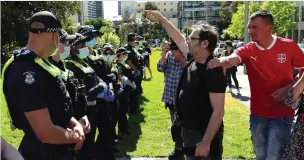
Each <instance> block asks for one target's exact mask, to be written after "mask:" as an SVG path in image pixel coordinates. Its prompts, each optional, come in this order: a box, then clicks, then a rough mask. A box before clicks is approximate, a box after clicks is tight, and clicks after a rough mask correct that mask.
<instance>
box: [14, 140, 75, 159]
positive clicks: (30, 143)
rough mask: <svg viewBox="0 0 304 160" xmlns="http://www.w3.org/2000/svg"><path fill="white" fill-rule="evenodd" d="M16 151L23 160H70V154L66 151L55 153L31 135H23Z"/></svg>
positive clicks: (71, 157) (55, 151)
mask: <svg viewBox="0 0 304 160" xmlns="http://www.w3.org/2000/svg"><path fill="white" fill-rule="evenodd" d="M18 151H19V152H20V154H21V155H22V157H23V158H24V160H54V159H56V160H72V159H73V156H72V152H70V151H69V150H68V149H66V150H61V151H59V150H58V151H57V150H54V149H51V148H49V147H47V146H46V145H45V144H42V143H41V142H40V141H39V140H38V139H37V138H35V137H33V135H31V136H29V135H26V134H25V135H24V136H23V138H22V141H21V143H20V146H19V149H18Z"/></svg>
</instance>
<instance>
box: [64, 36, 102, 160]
mask: <svg viewBox="0 0 304 160" xmlns="http://www.w3.org/2000/svg"><path fill="white" fill-rule="evenodd" d="M75 35H76V36H77V38H76V40H75V41H72V44H71V52H70V54H71V55H70V56H71V60H68V61H66V67H67V68H68V69H69V70H71V71H73V73H74V76H75V77H76V78H77V79H78V80H79V82H80V83H81V84H82V85H84V86H85V88H86V94H87V106H88V107H87V111H86V115H87V117H88V120H89V122H90V125H91V131H90V132H89V133H88V134H87V135H86V141H85V142H84V144H83V147H82V149H81V153H80V157H78V158H79V159H81V160H91V159H94V158H97V159H98V154H97V152H96V150H95V134H96V128H97V127H98V129H99V131H100V132H101V130H100V124H98V121H97V120H98V117H99V115H98V114H99V112H98V108H99V107H98V105H97V99H98V98H102V97H103V95H104V94H105V93H106V92H107V91H108V86H107V84H106V83H105V82H104V81H103V80H102V79H100V78H99V77H98V76H97V75H96V73H95V71H94V70H93V69H92V68H91V66H90V65H89V64H87V63H86V62H85V61H84V59H85V58H87V57H88V55H89V54H90V53H89V49H88V46H87V42H88V41H89V40H90V39H89V38H88V37H84V36H83V35H81V34H79V33H75Z"/></svg>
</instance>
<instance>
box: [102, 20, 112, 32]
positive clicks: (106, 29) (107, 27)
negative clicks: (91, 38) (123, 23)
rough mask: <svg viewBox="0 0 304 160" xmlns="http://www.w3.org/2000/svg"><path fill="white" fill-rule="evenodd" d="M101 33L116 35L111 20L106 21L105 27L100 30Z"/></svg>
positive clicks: (104, 22)
mask: <svg viewBox="0 0 304 160" xmlns="http://www.w3.org/2000/svg"><path fill="white" fill-rule="evenodd" d="M99 31H100V33H101V34H102V35H104V34H106V33H114V32H115V29H114V23H113V22H112V21H110V20H104V21H103V26H102V27H101V28H100V30H99Z"/></svg>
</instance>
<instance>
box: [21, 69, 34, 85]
mask: <svg viewBox="0 0 304 160" xmlns="http://www.w3.org/2000/svg"><path fill="white" fill-rule="evenodd" d="M33 74H35V73H34V72H24V73H23V75H25V79H24V82H25V83H26V84H33V83H34V82H35V79H34V76H33Z"/></svg>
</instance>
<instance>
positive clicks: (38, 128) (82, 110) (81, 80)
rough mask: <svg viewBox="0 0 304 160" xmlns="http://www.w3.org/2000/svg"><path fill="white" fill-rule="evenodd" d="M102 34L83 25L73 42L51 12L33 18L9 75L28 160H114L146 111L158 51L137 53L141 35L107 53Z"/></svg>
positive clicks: (6, 88)
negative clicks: (146, 86)
mask: <svg viewBox="0 0 304 160" xmlns="http://www.w3.org/2000/svg"><path fill="white" fill-rule="evenodd" d="M98 33H99V31H97V30H95V29H94V27H93V26H90V25H84V26H81V27H80V28H79V29H78V31H77V33H74V34H71V35H70V34H68V33H67V32H66V31H64V29H62V25H61V23H60V21H59V20H58V19H57V18H56V17H55V16H54V15H53V14H52V13H51V12H48V11H41V12H38V13H35V14H34V15H33V16H32V17H31V18H30V20H29V39H28V43H27V45H26V47H24V48H22V49H20V50H17V51H14V53H13V55H12V57H11V59H9V60H8V62H7V63H6V64H5V65H4V67H3V92H4V95H5V99H6V102H7V106H8V109H9V113H10V118H11V123H12V124H11V126H12V129H13V130H14V129H16V128H18V129H20V130H22V131H23V132H24V137H23V138H22V141H21V143H20V146H19V149H18V151H19V152H20V153H21V155H22V157H23V158H24V159H25V160H35V159H37V160H43V159H49V160H51V159H52V160H55V159H56V160H67V159H79V160H80V159H81V160H91V159H100V160H114V156H113V153H114V152H117V151H118V150H117V148H116V147H115V144H116V142H115V140H121V139H123V136H124V135H130V134H131V133H130V132H129V131H128V130H129V128H130V127H132V126H130V125H129V124H128V118H127V115H129V116H132V115H136V114H137V113H138V111H139V108H140V104H139V97H140V96H141V94H142V93H143V90H142V87H141V83H142V80H143V78H144V75H145V74H144V71H145V70H144V69H145V68H148V70H149V71H150V75H151V74H152V72H151V70H150V68H149V55H150V54H151V50H150V48H149V46H148V43H147V42H143V45H142V46H143V47H136V46H137V45H136V43H138V42H136V40H137V36H136V35H135V34H134V33H130V34H128V37H127V38H128V44H127V45H126V46H124V47H120V48H118V49H117V50H116V51H115V49H114V47H113V46H112V45H111V44H108V43H107V44H104V45H103V46H102V47H101V46H98V45H97V44H96V37H97V36H98ZM142 48H143V49H142ZM139 50H140V52H139ZM151 77H152V75H151ZM116 126H117V128H118V134H117V133H116ZM97 130H98V135H97V139H96V140H95V137H96V134H97V132H96V131H97Z"/></svg>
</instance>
